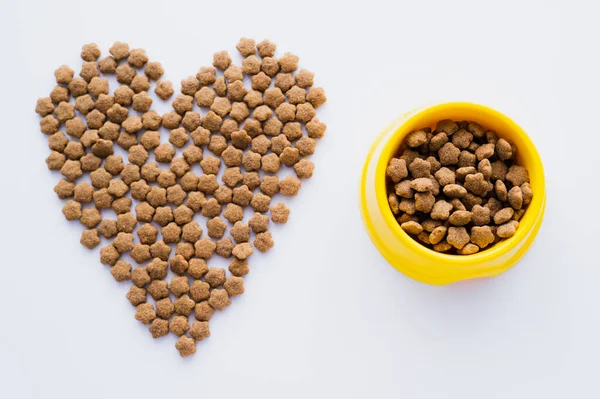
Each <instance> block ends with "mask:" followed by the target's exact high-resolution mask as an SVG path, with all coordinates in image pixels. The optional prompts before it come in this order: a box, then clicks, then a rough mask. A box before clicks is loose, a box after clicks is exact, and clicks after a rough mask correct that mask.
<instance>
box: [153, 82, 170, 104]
mask: <svg viewBox="0 0 600 399" xmlns="http://www.w3.org/2000/svg"><path fill="white" fill-rule="evenodd" d="M154 93H155V94H156V95H157V96H158V97H159V98H160V99H161V100H163V101H164V100H167V99H169V98H170V97H171V96H172V95H173V93H175V90H173V83H171V81H170V80H159V81H158V82H157V83H156V87H155V88H154Z"/></svg>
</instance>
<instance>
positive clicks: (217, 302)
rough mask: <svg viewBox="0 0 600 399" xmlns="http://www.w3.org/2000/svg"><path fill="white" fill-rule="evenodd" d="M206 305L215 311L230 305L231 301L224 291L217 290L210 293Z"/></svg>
mask: <svg viewBox="0 0 600 399" xmlns="http://www.w3.org/2000/svg"><path fill="white" fill-rule="evenodd" d="M208 304H209V305H210V306H212V307H213V308H214V309H216V310H223V309H225V308H226V307H227V306H229V305H230V304H231V300H230V299H229V295H228V294H227V291H226V290H224V289H221V288H218V289H214V290H212V291H211V293H210V298H209V299H208Z"/></svg>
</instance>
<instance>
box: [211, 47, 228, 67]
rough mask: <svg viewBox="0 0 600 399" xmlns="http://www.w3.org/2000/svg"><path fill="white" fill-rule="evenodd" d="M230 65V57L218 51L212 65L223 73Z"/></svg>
mask: <svg viewBox="0 0 600 399" xmlns="http://www.w3.org/2000/svg"><path fill="white" fill-rule="evenodd" d="M230 64H231V57H230V56H229V54H228V53H227V51H220V52H218V53H215V54H214V56H213V65H214V66H215V67H216V68H219V69H220V70H222V71H224V70H226V69H227V68H228V67H229V65H230Z"/></svg>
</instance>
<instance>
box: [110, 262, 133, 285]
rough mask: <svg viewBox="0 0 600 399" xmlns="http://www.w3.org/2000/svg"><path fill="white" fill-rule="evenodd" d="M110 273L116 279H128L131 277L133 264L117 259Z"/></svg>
mask: <svg viewBox="0 0 600 399" xmlns="http://www.w3.org/2000/svg"><path fill="white" fill-rule="evenodd" d="M110 274H112V276H113V277H114V279H115V280H116V281H119V282H121V281H126V280H129V279H130V278H131V265H130V264H129V263H127V262H124V261H122V260H119V261H117V263H115V265H114V266H113V267H112V269H110Z"/></svg>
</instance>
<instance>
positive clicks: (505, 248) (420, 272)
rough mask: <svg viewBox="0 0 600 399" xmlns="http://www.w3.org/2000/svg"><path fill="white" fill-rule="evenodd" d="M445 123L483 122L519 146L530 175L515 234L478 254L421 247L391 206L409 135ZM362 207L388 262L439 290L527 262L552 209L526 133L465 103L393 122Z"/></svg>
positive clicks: (380, 144) (377, 152)
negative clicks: (391, 180)
mask: <svg viewBox="0 0 600 399" xmlns="http://www.w3.org/2000/svg"><path fill="white" fill-rule="evenodd" d="M443 119H452V120H458V121H462V120H468V121H473V122H477V123H479V124H480V125H482V126H483V127H484V128H486V129H489V130H494V131H496V132H497V133H498V136H499V137H502V138H505V139H508V140H511V141H512V142H514V143H515V145H516V147H517V150H518V151H517V161H518V162H519V164H520V165H523V166H524V167H525V168H527V170H528V171H529V177H530V180H531V187H532V189H533V199H532V201H531V203H530V204H529V206H528V207H527V210H526V211H525V214H524V215H523V217H522V218H521V220H520V221H519V228H518V229H517V232H516V233H515V235H514V236H513V237H511V238H509V239H506V240H503V241H501V242H499V243H497V244H496V245H494V246H493V247H491V248H489V249H486V250H484V251H481V252H479V253H476V254H473V255H448V254H443V253H438V252H435V251H433V250H431V249H429V248H427V247H425V246H423V245H421V244H419V243H418V242H417V241H415V240H413V239H412V238H411V237H410V236H409V235H408V234H406V233H405V232H404V230H402V229H401V228H400V225H399V224H398V222H397V221H396V219H395V218H394V215H393V214H392V211H391V210H390V207H389V205H388V202H387V189H386V178H385V169H386V166H387V164H388V162H389V161H390V159H391V158H392V157H393V156H394V154H396V152H397V151H398V148H399V147H400V144H401V143H402V141H403V140H404V138H405V137H406V135H407V134H408V133H410V132H412V131H414V130H417V129H420V128H423V127H426V126H429V127H435V124H436V123H437V122H438V121H439V120H443ZM360 205H361V212H362V217H363V221H364V223H365V226H366V228H367V231H368V233H369V235H370V237H371V240H372V241H373V243H374V244H375V246H376V247H377V249H378V250H379V252H381V254H382V255H383V256H384V257H385V259H387V261H388V262H389V263H390V264H391V265H392V266H394V267H395V268H396V269H398V270H399V271H401V272H402V273H404V274H406V275H407V276H409V277H411V278H413V279H415V280H418V281H421V282H424V283H428V284H434V285H445V284H450V283H452V282H455V281H460V280H467V279H473V278H480V277H491V276H497V275H498V274H500V273H503V272H504V271H506V270H508V269H509V268H510V267H512V266H514V265H515V264H516V263H517V262H518V261H519V259H521V257H522V256H523V255H524V254H525V252H527V250H528V249H529V247H530V246H531V244H532V243H533V240H534V239H535V236H536V235H537V232H538V230H539V228H540V225H541V224H542V219H543V217H544V209H545V206H546V191H545V183H544V168H543V166H542V161H541V159H540V156H539V154H538V152H537V150H536V148H535V146H534V145H533V143H532V141H531V140H530V139H529V137H528V136H527V134H525V132H524V131H523V129H521V128H520V127H519V126H518V125H517V124H516V123H515V122H513V121H512V120H511V119H510V118H508V117H507V116H505V115H503V114H501V113H500V112H498V111H495V110H493V109H491V108H488V107H484V106H482V105H477V104H472V103H464V102H455V103H444V104H437V105H432V106H426V107H421V108H418V109H416V110H414V111H411V112H409V113H407V114H405V115H402V116H401V117H400V118H398V119H397V120H396V121H394V122H392V123H391V124H390V125H389V126H388V127H387V128H386V129H385V130H384V131H383V132H382V133H381V135H380V136H379V138H378V139H377V140H376V141H375V143H373V147H372V148H371V150H370V151H369V154H368V156H367V160H366V162H365V166H364V169H363V175H362V181H361V186H360Z"/></svg>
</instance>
